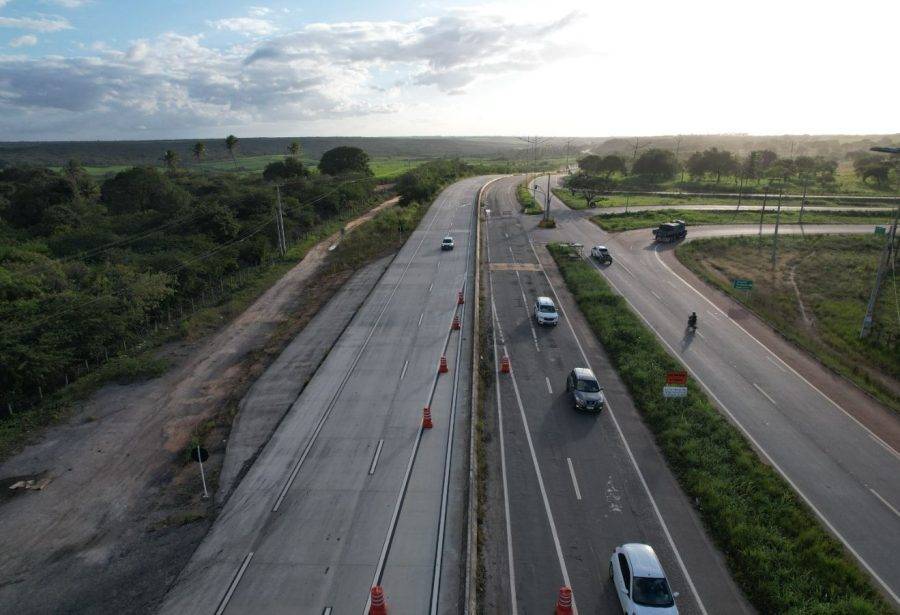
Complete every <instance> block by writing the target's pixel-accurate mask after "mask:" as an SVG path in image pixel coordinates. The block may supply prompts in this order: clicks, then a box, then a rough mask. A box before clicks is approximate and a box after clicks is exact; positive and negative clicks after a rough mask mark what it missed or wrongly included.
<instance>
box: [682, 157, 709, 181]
mask: <svg viewBox="0 0 900 615" xmlns="http://www.w3.org/2000/svg"><path fill="white" fill-rule="evenodd" d="M706 171H707V168H706V158H704V156H703V153H702V152H694V153H693V154H691V155H690V157H689V158H688V160H687V172H688V173H690V175H691V179H701V178H702V177H703V176H704V175H706Z"/></svg>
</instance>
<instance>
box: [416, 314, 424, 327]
mask: <svg viewBox="0 0 900 615" xmlns="http://www.w3.org/2000/svg"><path fill="white" fill-rule="evenodd" d="M423 318H425V312H422V313H421V314H419V324H418V325H416V326H417V327H421V326H422V319H423Z"/></svg>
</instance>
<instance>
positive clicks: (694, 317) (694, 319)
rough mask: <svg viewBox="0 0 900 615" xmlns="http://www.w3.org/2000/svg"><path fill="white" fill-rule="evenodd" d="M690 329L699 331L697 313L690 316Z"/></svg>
mask: <svg viewBox="0 0 900 615" xmlns="http://www.w3.org/2000/svg"><path fill="white" fill-rule="evenodd" d="M688 328H689V329H694V330H696V329H697V312H691V315H690V316H688Z"/></svg>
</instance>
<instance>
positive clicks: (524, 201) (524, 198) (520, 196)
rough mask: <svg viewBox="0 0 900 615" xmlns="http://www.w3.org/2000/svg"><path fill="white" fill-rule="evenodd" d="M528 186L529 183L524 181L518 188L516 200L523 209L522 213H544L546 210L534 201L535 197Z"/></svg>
mask: <svg viewBox="0 0 900 615" xmlns="http://www.w3.org/2000/svg"><path fill="white" fill-rule="evenodd" d="M526 184H527V181H523V182H522V183H521V184H519V185H518V186H516V199H517V200H518V201H519V205H520V206H521V207H522V213H524V214H528V215H534V214H542V213H544V208H543V207H541V206H540V205H539V204H538V202H537V201H535V200H534V196H532V194H531V191H530V190H529V189H528V186H527V185H526Z"/></svg>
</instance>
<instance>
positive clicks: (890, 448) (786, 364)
mask: <svg viewBox="0 0 900 615" xmlns="http://www.w3.org/2000/svg"><path fill="white" fill-rule="evenodd" d="M653 252H654V253H655V254H656V260H658V261H659V263H660V264H661V265H662V266H663V267H665V269H666V270H667V271H668V272H669V273H671V274H672V275H674V276H675V277H676V278H678V279H679V280H681V281H682V282H683V283H684V285H685V286H687V287H688V288H690V289H691V290H692V291H694V292H695V293H696V294H697V295H699V296H700V297H701V298H702V299H703V300H704V301H706V302H707V303H709V304H710V305H711V306H713V307H714V308H716V309H717V310H718V309H719V308H718V306H716V304H715V303H713V302H712V300H710V299H709V298H708V297H707V296H706V295H704V294H703V293H701V292H700V291H699V290H697V289H696V288H694V287H693V286H692V285H691V284H690V282H688V281H687V280H685V279H684V278H682V277H681V276H680V275H678V274H677V273H675V271H673V270H672V268H671V267H669V266H668V265H667V264H666V263H665V261H664V260H663V259H662V258H660V256H659V250H654V251H653ZM620 294H621V293H620ZM725 316H726V318H727V319H728V321H729V322H731V323H732V324H733V325H734V326H735V327H737V328H738V329H740V330H741V331H743V332H744V333H745V334H746V335H747V337H749V338H750V339H752V340H753V341H754V342H756V343H757V344H759V346H760V347H761V348H763V349H764V350H765V351H766V352H767V353H769V355H771V356H772V357H774V358H775V359H776V360H777V361H778V362H779V363H781V364H782V365H784V366H785V367H786V368H788V369H789V370H790V371H791V372H793V374H794V375H795V376H797V377H798V378H800V380H802V381H803V382H805V383H806V384H807V385H809V387H810V388H812V389H813V390H814V391H815V392H816V393H818V394H819V395H821V396H822V397H824V398H825V399H826V400H828V401H829V402H830V403H831V404H832V405H833V406H834V407H835V408H837V409H838V410H840V411H841V412H842V413H844V415H845V416H847V418H849V419H850V420H852V421H853V422H854V423H856V424H857V425H858V426H859V427H861V428H862V429H863V430H865V431H866V433H868V434H869V435H870V436H871V437H872V439H873V440H875V441H876V442H878V443H879V444H880V445H881V446H883V447H884V448H885V449H887V451H888V452H889V453H891V454H892V455H893V456H894V457H896V458H897V459H900V451H896V450H894V449H893V448H892V447H891V445H889V444H888V443H887V442H885V441H884V440H882V439H881V438H880V437H878V435H876V434H875V433H874V432H873V431H872V430H871V429H869V428H868V427H866V426H865V425H864V424H863V423H862V422H860V420H859V419H858V418H856V417H855V416H853V415H852V414H850V413H849V412H847V411H846V410H844V408H843V407H841V406H840V405H839V404H838V403H837V402H836V401H834V400H833V399H831V398H830V397H828V395H826V394H825V393H824V392H823V391H822V390H821V389H820V388H819V387H817V386H816V385H814V384H813V383H812V382H810V381H809V380H807V379H806V377H804V376H803V374H801V373H800V372H798V371H797V370H796V369H794V368H793V367H791V365H790V364H789V363H787V362H786V361H785V360H784V359H782V358H781V357H779V356H778V355H777V354H775V352H773V351H772V349H770V348H769V347H768V346H766V345H765V344H763V343H762V342H761V341H759V340H758V339H756V337H754V336H753V334H752V333H750V332H749V331H747V330H746V329H745V328H744V327H742V326H741V324H740V323H738V322H737V321H736V320H734V319H733V318H731V317H730V316H728V315H727V314H726V315H725ZM854 386H855V385H854ZM898 602H900V601H898Z"/></svg>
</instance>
